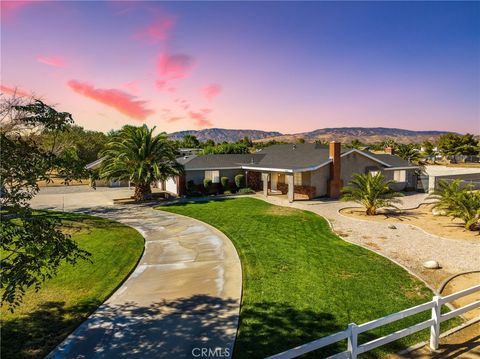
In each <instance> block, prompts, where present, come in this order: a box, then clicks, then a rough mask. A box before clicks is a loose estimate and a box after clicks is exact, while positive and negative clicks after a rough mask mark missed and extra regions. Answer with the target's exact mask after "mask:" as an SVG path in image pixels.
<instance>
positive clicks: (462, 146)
mask: <svg viewBox="0 0 480 359" xmlns="http://www.w3.org/2000/svg"><path fill="white" fill-rule="evenodd" d="M438 149H439V150H440V153H441V154H442V155H444V156H446V157H448V158H450V159H451V160H452V161H453V162H456V161H457V159H456V156H460V155H465V156H471V155H478V154H479V150H480V147H479V143H478V140H476V139H475V137H474V136H473V135H471V134H468V133H467V134H466V135H463V136H462V135H457V134H455V133H448V134H446V135H443V136H441V137H440V139H439V140H438Z"/></svg>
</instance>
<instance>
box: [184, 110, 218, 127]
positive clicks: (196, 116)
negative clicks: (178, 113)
mask: <svg viewBox="0 0 480 359" xmlns="http://www.w3.org/2000/svg"><path fill="white" fill-rule="evenodd" d="M189 115H190V118H191V119H193V120H194V121H195V125H197V126H198V127H210V126H213V124H212V122H210V120H209V119H208V118H207V116H206V115H205V114H204V113H203V112H193V111H190V112H189Z"/></svg>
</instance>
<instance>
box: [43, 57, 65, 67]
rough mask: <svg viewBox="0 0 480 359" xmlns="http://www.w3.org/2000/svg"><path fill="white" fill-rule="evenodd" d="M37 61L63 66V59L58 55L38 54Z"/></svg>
mask: <svg viewBox="0 0 480 359" xmlns="http://www.w3.org/2000/svg"><path fill="white" fill-rule="evenodd" d="M37 61H38V62H41V63H42V64H45V65H49V66H53V67H65V59H64V58H63V57H60V56H38V57H37Z"/></svg>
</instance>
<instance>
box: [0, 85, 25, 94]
mask: <svg viewBox="0 0 480 359" xmlns="http://www.w3.org/2000/svg"><path fill="white" fill-rule="evenodd" d="M0 92H1V93H2V94H7V95H14V96H19V97H32V94H31V93H28V92H27V91H24V90H21V89H19V88H18V87H10V86H4V85H0Z"/></svg>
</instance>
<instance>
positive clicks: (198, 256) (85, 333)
mask: <svg viewBox="0 0 480 359" xmlns="http://www.w3.org/2000/svg"><path fill="white" fill-rule="evenodd" d="M97 191H98V192H92V190H90V189H85V188H83V189H55V188H52V189H46V190H43V191H42V192H41V193H40V194H39V195H38V196H37V197H36V198H35V199H34V200H33V201H32V206H33V207H35V208H43V209H62V208H65V210H68V211H72V212H83V213H88V214H92V215H97V216H101V217H106V218H110V219H113V220H116V221H118V222H121V223H124V224H127V225H129V226H131V227H133V228H135V229H137V230H138V231H139V232H140V233H142V235H143V236H144V238H145V251H144V254H143V256H142V258H141V260H140V263H139V264H138V266H137V268H136V269H135V271H134V272H133V273H132V274H131V275H130V277H129V278H128V279H127V280H126V281H125V282H124V284H123V285H122V286H121V287H120V288H119V289H118V290H117V291H116V292H115V293H114V295H113V296H112V297H110V298H109V299H108V300H107V301H106V302H105V303H104V304H103V305H101V306H100V307H99V308H98V310H97V311H96V312H95V313H93V314H92V315H91V316H90V317H89V318H88V319H87V320H86V321H85V322H84V323H83V324H82V325H81V326H80V327H78V328H77V329H76V330H75V331H74V332H73V333H72V334H71V335H70V336H69V337H68V338H67V339H66V340H65V341H64V342H63V343H62V344H61V345H60V346H59V347H57V348H56V349H55V350H54V351H53V352H52V353H50V355H49V356H48V357H49V358H66V357H68V358H118V357H129V358H130V357H135V358H147V357H148V358H152V357H155V358H192V357H199V356H200V354H201V353H202V350H203V352H208V351H209V350H210V353H211V351H215V350H216V353H217V357H224V358H225V357H226V358H228V357H230V356H231V354H232V350H233V345H234V342H235V336H236V330H237V326H238V316H239V308H240V298H241V286H242V277H241V276H242V273H241V265H240V260H239V258H238V255H237V252H236V250H235V248H234V247H233V245H232V243H231V242H230V240H229V239H228V238H227V237H226V236H225V235H224V234H223V233H221V232H220V231H218V230H216V229H215V228H213V227H211V226H209V225H207V224H204V223H202V222H199V221H196V220H194V219H191V218H187V217H183V216H179V215H174V214H170V213H166V212H162V211H157V210H153V209H152V208H151V207H148V206H112V205H111V201H112V198H114V197H115V198H118V197H119V196H120V197H121V196H122V195H123V196H125V194H128V190H125V189H118V190H116V191H115V190H107V189H104V190H100V191H99V190H97ZM65 192H68V194H65ZM94 203H96V204H99V205H100V206H96V207H90V206H91V205H92V204H94ZM219 353H220V354H221V355H222V356H219V355H220V354H219Z"/></svg>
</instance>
